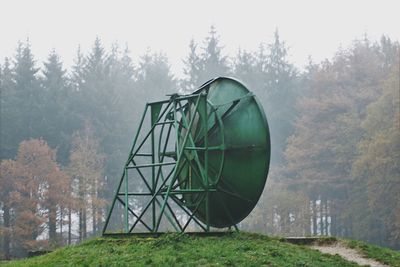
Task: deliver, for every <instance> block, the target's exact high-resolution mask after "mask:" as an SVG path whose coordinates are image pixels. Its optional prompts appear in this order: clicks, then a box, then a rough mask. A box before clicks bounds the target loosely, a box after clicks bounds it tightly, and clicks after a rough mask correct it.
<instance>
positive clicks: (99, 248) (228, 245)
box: [3, 233, 400, 266]
mask: <svg viewBox="0 0 400 267" xmlns="http://www.w3.org/2000/svg"><path fill="white" fill-rule="evenodd" d="M332 242H334V243H336V241H335V239H326V241H324V239H322V241H320V242H319V244H318V245H323V244H324V243H332ZM341 243H343V244H347V246H350V247H352V248H355V249H358V250H360V251H364V252H366V253H367V254H368V253H369V254H368V255H369V257H372V258H375V259H377V260H380V261H381V262H384V263H386V264H390V266H400V253H399V252H395V251H392V250H389V249H383V248H379V247H375V246H370V245H366V244H364V243H360V242H352V241H351V242H348V241H341ZM364 254H365V253H364ZM144 265H150V266H152V265H153V266H221V265H222V266H358V265H357V264H356V263H354V262H350V261H346V260H344V259H343V258H342V257H340V256H338V255H329V254H323V253H321V252H319V251H317V250H315V249H311V248H310V247H309V246H304V245H294V244H290V243H287V242H283V241H282V240H280V239H278V238H270V237H267V236H262V235H256V234H249V233H235V234H231V235H224V236H207V237H199V236H188V235H180V234H166V235H163V236H161V237H158V238H153V237H126V238H112V237H107V238H105V237H103V238H96V239H93V240H89V241H87V242H85V243H83V244H80V245H77V246H71V247H66V248H62V249H59V250H56V251H54V252H52V253H49V254H47V255H43V256H39V257H34V258H30V259H26V260H18V261H12V262H9V263H7V264H4V265H3V266H144Z"/></svg>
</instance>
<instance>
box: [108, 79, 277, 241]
mask: <svg viewBox="0 0 400 267" xmlns="http://www.w3.org/2000/svg"><path fill="white" fill-rule="evenodd" d="M145 121H149V122H150V123H149V124H147V123H145ZM269 160H270V137H269V129H268V124H267V120H266V117H265V114H264V112H263V109H262V107H261V105H260V104H259V102H258V101H257V99H256V98H255V96H254V95H253V94H252V93H251V92H250V91H249V90H247V88H246V87H245V86H244V85H243V84H242V83H240V82H238V81H237V80H234V79H232V78H225V77H219V78H216V79H213V80H211V81H209V82H207V83H205V84H204V85H202V86H201V87H200V88H199V89H198V90H197V91H195V92H194V93H192V94H190V95H177V94H176V95H172V96H171V97H170V98H169V99H167V100H164V101H157V102H152V103H148V104H146V107H145V111H144V113H143V116H142V118H141V121H140V124H139V128H138V131H137V133H136V136H135V138H134V141H133V145H132V148H131V150H130V153H129V157H128V159H127V161H126V163H125V165H124V168H123V174H122V177H121V179H120V181H119V183H118V187H117V191H116V194H115V197H114V199H113V202H112V204H111V208H110V211H109V213H108V216H107V218H106V222H105V225H104V228H103V234H107V233H124V234H129V233H133V232H138V231H139V232H150V233H158V232H160V228H161V224H162V223H161V222H162V220H163V218H165V219H164V221H165V223H166V224H169V225H170V226H172V227H173V228H174V230H175V231H179V232H184V231H186V230H187V228H188V226H189V225H190V223H192V224H194V225H197V228H196V229H198V230H202V231H205V232H209V231H210V227H216V228H224V227H232V226H233V227H235V228H236V229H237V227H236V224H237V223H238V222H240V221H241V220H243V219H244V218H245V217H246V216H247V215H248V214H249V213H250V212H251V210H252V209H253V208H254V206H255V205H256V203H257V201H258V199H259V197H260V195H261V193H262V190H263V188H264V185H265V181H266V178H267V174H268V168H269ZM139 184H140V185H139ZM117 206H119V207H120V208H122V210H123V212H122V214H119V215H118V214H117V215H115V216H116V217H118V220H119V222H120V224H122V225H123V227H120V228H118V227H117V229H116V230H115V229H114V230H111V227H110V220H111V218H112V217H113V213H114V212H115V210H116V208H117Z"/></svg>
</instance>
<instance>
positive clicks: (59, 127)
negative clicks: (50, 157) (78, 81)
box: [41, 50, 76, 163]
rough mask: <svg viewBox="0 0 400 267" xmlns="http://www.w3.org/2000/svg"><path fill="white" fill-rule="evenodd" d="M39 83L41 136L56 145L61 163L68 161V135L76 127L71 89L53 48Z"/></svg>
mask: <svg viewBox="0 0 400 267" xmlns="http://www.w3.org/2000/svg"><path fill="white" fill-rule="evenodd" d="M41 85H42V88H43V91H44V98H43V103H44V105H43V112H44V114H43V117H45V118H46V119H45V121H44V122H43V124H42V127H41V128H42V135H41V136H42V137H43V138H44V139H45V140H47V142H48V143H49V144H50V146H53V147H58V156H59V157H60V161H61V162H62V163H67V162H68V152H69V144H70V136H71V135H72V132H73V130H74V127H76V126H75V125H74V123H73V120H74V115H75V114H74V111H73V110H71V109H70V108H69V105H70V102H69V101H71V100H72V99H71V90H70V88H69V85H68V82H67V76H66V70H65V69H64V68H63V66H62V62H61V60H60V58H59V56H58V55H57V53H56V52H55V51H54V50H53V51H52V52H51V53H50V54H49V56H48V59H47V62H45V63H44V70H43V78H42V79H41Z"/></svg>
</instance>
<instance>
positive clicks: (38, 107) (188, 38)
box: [0, 1, 400, 258]
mask: <svg viewBox="0 0 400 267" xmlns="http://www.w3.org/2000/svg"><path fill="white" fill-rule="evenodd" d="M5 3H6V4H5ZM393 3H394V2H390V1H382V2H379V4H377V3H376V2H368V1H352V2H351V3H347V2H345V1H343V2H341V1H339V2H338V1H336V2H335V3H330V4H327V3H320V2H318V1H305V2H302V3H292V2H290V1H282V2H279V4H278V3H265V2H261V1H260V2H259V1H250V2H246V5H243V4H241V5H240V4H237V3H229V2H224V1H218V2H216V3H214V2H211V1H210V2H207V1H205V2H204V1H203V2H202V4H201V5H195V4H193V3H190V2H188V1H172V2H165V3H164V2H157V1H148V2H146V3H140V4H139V3H130V2H129V4H128V3H127V2H125V1H113V2H112V3H111V2H97V1H96V2H94V1H93V2H91V1H85V2H83V3H80V2H74V1H72V2H71V1H70V2H61V1H39V2H32V3H31V2H29V1H12V2H11V1H10V2H2V4H1V7H2V10H3V13H4V14H2V16H1V17H0V29H1V33H2V42H1V43H0V58H1V59H0V70H1V71H0V89H1V91H0V93H1V102H0V104H1V106H0V111H1V113H0V119H1V120H0V123H1V124H0V127H1V128H0V157H1V165H0V171H1V172H0V188H1V189H0V203H1V204H0V208H1V211H0V215H1V217H0V225H1V231H0V233H1V248H2V249H1V257H4V258H10V257H17V256H25V255H26V252H27V251H28V250H32V249H37V248H54V247H57V246H62V245H65V244H71V243H76V242H79V241H82V240H83V239H85V238H88V237H89V236H93V235H99V234H100V232H101V228H102V225H103V223H104V218H105V215H106V211H107V208H108V205H109V204H110V201H111V200H112V197H113V193H114V190H115V189H116V183H117V182H118V180H119V178H120V177H119V175H120V172H121V168H122V165H123V162H125V160H126V156H127V154H128V152H129V149H130V145H131V142H132V138H133V135H134V133H135V130H136V127H137V124H138V122H139V119H140V116H141V113H142V111H143V108H144V105H145V103H146V102H149V101H152V100H159V99H165V98H166V96H165V95H166V94H169V93H174V92H179V93H190V92H192V91H193V90H194V89H196V88H197V87H198V86H200V85H201V84H203V83H204V82H205V81H207V80H209V79H211V78H214V77H216V76H232V77H236V78H238V79H239V80H241V81H243V82H244V83H245V84H246V85H247V86H248V88H249V89H250V90H251V91H253V92H254V93H255V94H256V95H257V97H258V98H259V99H260V100H261V103H262V105H263V107H264V109H265V112H266V115H267V118H268V122H269V126H270V130H271V139H272V159H271V169H270V174H269V177H268V181H267V185H266V188H265V190H264V193H263V195H262V197H261V199H260V202H259V203H258V205H257V207H256V208H255V209H254V211H253V212H252V213H251V215H250V216H249V217H248V218H247V219H246V220H245V221H243V222H242V223H241V224H240V228H241V229H243V230H248V231H257V232H261V233H267V234H270V235H280V236H307V235H334V236H341V237H347V238H355V239H362V240H365V241H368V242H372V243H375V244H379V245H383V246H389V247H393V248H397V249H399V248H400V208H399V207H400V194H399V193H398V192H400V177H399V173H400V167H399V162H400V117H399V116H400V113H399V108H400V106H399V100H400V99H399V90H400V86H399V76H400V70H399V67H400V63H399V43H398V39H399V38H400V36H399V35H400V33H399V32H398V29H397V28H396V26H397V25H399V22H400V21H399V19H398V17H397V16H396V14H395V10H396V8H394V6H395V4H393ZM4 11H6V12H4Z"/></svg>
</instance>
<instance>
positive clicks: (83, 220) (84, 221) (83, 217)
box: [82, 209, 87, 239]
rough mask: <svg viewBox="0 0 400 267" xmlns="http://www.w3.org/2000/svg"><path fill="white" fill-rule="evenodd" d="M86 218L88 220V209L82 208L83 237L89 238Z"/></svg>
mask: <svg viewBox="0 0 400 267" xmlns="http://www.w3.org/2000/svg"><path fill="white" fill-rule="evenodd" d="M86 220H87V216H86V209H83V210H82V238H83V239H86V238H87V227H86V225H87V224H86Z"/></svg>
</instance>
